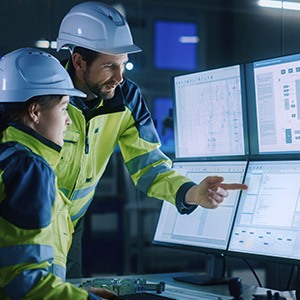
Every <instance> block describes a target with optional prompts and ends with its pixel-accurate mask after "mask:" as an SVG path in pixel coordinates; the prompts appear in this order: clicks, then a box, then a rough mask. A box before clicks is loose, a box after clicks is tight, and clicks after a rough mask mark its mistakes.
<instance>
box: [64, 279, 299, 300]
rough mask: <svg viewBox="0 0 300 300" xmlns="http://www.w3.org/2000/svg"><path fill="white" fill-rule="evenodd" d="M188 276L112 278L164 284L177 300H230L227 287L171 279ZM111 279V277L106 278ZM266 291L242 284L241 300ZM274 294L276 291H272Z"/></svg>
mask: <svg viewBox="0 0 300 300" xmlns="http://www.w3.org/2000/svg"><path fill="white" fill-rule="evenodd" d="M184 275H189V274H187V273H164V274H147V275H128V276H113V278H120V279H122V278H140V279H145V280H147V282H152V283H159V282H162V281H163V282H165V283H166V289H165V292H164V293H163V295H166V296H169V297H173V298H176V299H178V300H206V299H207V300H228V299H232V297H230V294H229V292H228V288H227V285H214V286H198V285H194V284H189V283H184V282H178V281H176V280H174V279H173V277H174V276H184ZM107 277H111V276H107ZM97 278H101V277H97ZM92 279H94V278H83V279H70V280H68V281H69V282H71V283H73V284H75V285H79V284H80V283H82V282H85V281H87V280H92ZM267 290H268V289H265V288H260V287H255V286H250V285H245V284H243V299H244V300H252V299H253V297H252V294H266V292H267ZM272 291H273V292H276V290H272ZM177 292H178V297H177V296H176V297H174V295H175V293H177ZM203 293H210V294H214V295H215V296H212V295H210V296H208V297H206V298H205V296H204V294H203ZM279 293H280V296H283V297H285V298H286V299H287V300H295V299H296V297H295V292H294V291H292V292H289V291H285V292H279Z"/></svg>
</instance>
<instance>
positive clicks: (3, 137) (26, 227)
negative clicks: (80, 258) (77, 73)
mask: <svg viewBox="0 0 300 300" xmlns="http://www.w3.org/2000/svg"><path fill="white" fill-rule="evenodd" d="M0 85H1V86H0V299H2V300H4V299H44V300H45V299H99V297H97V296H96V295H99V296H103V297H105V298H107V299H112V298H113V297H114V296H115V295H114V294H112V293H111V292H109V291H107V290H104V289H93V290H92V291H93V293H92V292H88V291H86V290H84V289H80V288H77V287H75V286H73V285H71V284H70V283H66V282H64V279H65V264H66V255H67V252H68V249H69V245H70V243H71V236H72V230H73V227H72V222H71V221H70V217H69V205H70V202H69V201H68V200H67V199H66V198H65V197H64V196H63V195H62V194H61V193H60V192H59V190H58V188H57V183H56V176H55V173H54V171H53V168H54V167H55V166H56V165H57V164H58V162H59V161H60V159H61V158H60V150H61V147H62V145H63V139H64V133H65V131H66V127H67V126H68V125H70V124H71V120H70V118H69V116H68V113H67V105H68V102H69V96H80V97H84V96H85V94H84V93H82V92H80V91H78V90H76V89H75V88H74V86H73V84H72V81H71V79H70V78H69V75H68V73H67V72H66V71H65V69H64V68H63V67H62V66H61V65H60V63H59V61H58V60H57V59H56V58H54V57H53V56H51V55H50V54H48V53H46V52H42V51H39V50H36V49H31V48H22V49H19V50H16V51H13V52H11V53H9V54H7V55H5V56H4V57H2V58H1V60H0Z"/></svg>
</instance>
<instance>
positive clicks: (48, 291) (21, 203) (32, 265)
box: [0, 157, 99, 299]
mask: <svg viewBox="0 0 300 300" xmlns="http://www.w3.org/2000/svg"><path fill="white" fill-rule="evenodd" d="M0 174H1V183H0V184H1V186H0V191H3V193H1V194H2V195H1V196H0V197H1V198H0V298H1V299H88V297H89V294H88V292H87V291H85V290H83V289H79V288H77V287H75V286H73V285H71V284H70V283H65V282H64V281H63V280H62V279H61V278H59V277H57V276H55V275H54V274H53V273H51V272H50V267H51V263H52V262H53V259H54V249H53V239H54V236H53V232H52V230H51V228H52V227H51V222H52V206H53V204H54V201H55V194H56V193H55V184H54V182H55V181H54V180H55V174H54V172H53V170H52V169H51V168H50V166H49V165H47V164H46V163H45V162H43V161H41V160H39V159H37V158H34V157H26V158H22V159H18V160H17V161H16V162H15V163H14V164H13V165H10V166H9V168H6V169H5V170H4V171H3V172H0ZM3 195H4V196H3ZM90 297H91V299H99V298H92V297H93V295H91V296H90ZM95 297H96V296H95Z"/></svg>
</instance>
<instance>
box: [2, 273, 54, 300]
mask: <svg viewBox="0 0 300 300" xmlns="http://www.w3.org/2000/svg"><path fill="white" fill-rule="evenodd" d="M47 274H48V272H47V271H46V270H41V269H31V270H25V271H23V272H22V273H20V274H19V275H18V276H16V277H15V278H14V279H13V280H11V281H10V282H9V283H8V284H7V285H6V286H5V287H4V288H3V290H4V292H5V293H6V294H7V295H8V296H9V298H10V299H12V300H19V299H22V298H23V297H24V296H25V295H26V294H28V293H29V291H30V290H31V289H32V288H34V286H35V285H36V284H37V283H38V282H39V281H40V279H41V278H42V277H44V276H46V275H47Z"/></svg>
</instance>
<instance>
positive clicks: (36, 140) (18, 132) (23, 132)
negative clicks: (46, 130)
mask: <svg viewBox="0 0 300 300" xmlns="http://www.w3.org/2000/svg"><path fill="white" fill-rule="evenodd" d="M5 142H17V143H20V144H22V145H24V146H25V147H27V148H29V149H30V150H31V151H32V152H34V153H35V154H37V155H40V156H42V157H43V158H44V159H45V160H46V161H47V162H48V163H49V164H50V165H51V167H52V168H55V167H56V166H57V165H58V163H59V161H60V158H61V155H60V150H61V147H60V146H59V145H57V144H55V143H54V142H52V141H50V140H48V139H47V138H45V137H43V136H41V135H40V134H38V133H37V132H36V131H34V130H33V129H31V128H30V127H27V126H25V125H22V124H17V123H10V124H9V125H8V127H6V128H5V129H4V130H3V132H2V137H1V143H5Z"/></svg>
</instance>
